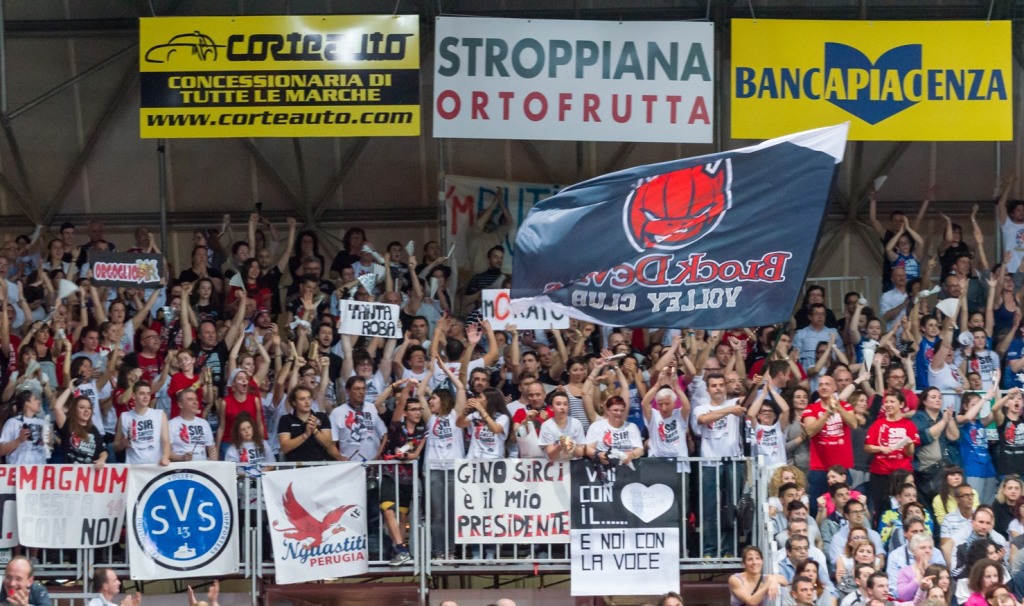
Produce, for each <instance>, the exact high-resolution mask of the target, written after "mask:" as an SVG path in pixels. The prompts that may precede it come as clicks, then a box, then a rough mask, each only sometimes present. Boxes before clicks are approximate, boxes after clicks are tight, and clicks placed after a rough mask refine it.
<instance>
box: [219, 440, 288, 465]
mask: <svg viewBox="0 0 1024 606" xmlns="http://www.w3.org/2000/svg"><path fill="white" fill-rule="evenodd" d="M267 446H268V444H267V443H266V442H264V443H263V448H262V449H260V448H258V447H257V446H256V443H255V442H242V448H241V449H239V448H236V447H235V445H234V444H231V445H229V446H228V449H227V450H226V451H224V460H225V461H227V462H229V463H241V464H243V465H245V464H255V465H259V464H261V463H273V462H275V461H276V460H277V459H276V457H274V453H273V451H271V450H270V449H269V448H267Z"/></svg>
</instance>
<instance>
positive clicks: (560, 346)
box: [548, 328, 569, 378]
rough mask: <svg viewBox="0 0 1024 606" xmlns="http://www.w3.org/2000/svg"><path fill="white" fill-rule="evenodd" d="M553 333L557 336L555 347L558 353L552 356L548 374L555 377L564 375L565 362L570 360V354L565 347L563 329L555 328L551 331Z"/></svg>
mask: <svg viewBox="0 0 1024 606" xmlns="http://www.w3.org/2000/svg"><path fill="white" fill-rule="evenodd" d="M551 334H552V335H554V337H555V348H556V351H557V354H556V355H553V356H551V358H552V362H551V370H550V371H549V372H548V374H550V375H551V377H552V378H554V377H560V376H562V373H563V372H565V364H566V363H567V362H568V360H569V358H568V357H567V356H568V355H569V354H568V353H567V350H566V348H565V340H563V339H562V331H561V330H559V329H557V328H555V329H553V330H552V331H551ZM553 353H554V352H553Z"/></svg>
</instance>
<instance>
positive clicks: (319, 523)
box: [274, 484, 355, 549]
mask: <svg viewBox="0 0 1024 606" xmlns="http://www.w3.org/2000/svg"><path fill="white" fill-rule="evenodd" d="M282 505H283V506H284V513H285V515H286V516H288V521H289V522H290V523H291V525H292V527H291V528H283V527H281V526H278V523H277V520H274V530H277V531H280V532H283V533H284V536H285V537H286V538H289V539H293V540H295V541H298V542H299V543H301V544H302V546H303V547H305V548H307V549H309V548H312V547H317V546H319V545H320V544H322V543H323V542H324V541H325V540H327V539H329V538H331V535H335V534H338V533H339V532H344V530H345V527H344V526H342V525H341V518H342V516H344V515H345V513H346V512H348V511H349V510H350V509H353V508H354V507H355V505H342V506H341V507H338V508H336V509H332V510H331V511H330V512H328V513H327V515H325V516H324V517H323V519H322V520H318V519H316V518H315V517H313V515H312V514H311V513H309V512H308V511H306V508H305V507H303V506H302V505H301V504H300V503H299V501H298V500H297V499H296V498H295V493H294V492H293V491H292V485H291V484H288V489H287V490H285V493H284V499H282Z"/></svg>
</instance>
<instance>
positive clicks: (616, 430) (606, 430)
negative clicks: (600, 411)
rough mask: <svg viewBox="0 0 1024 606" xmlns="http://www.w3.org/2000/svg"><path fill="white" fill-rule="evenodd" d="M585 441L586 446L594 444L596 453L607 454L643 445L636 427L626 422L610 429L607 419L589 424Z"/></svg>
mask: <svg viewBox="0 0 1024 606" xmlns="http://www.w3.org/2000/svg"><path fill="white" fill-rule="evenodd" d="M585 441H586V443H587V444H595V445H596V448H597V450H598V452H609V451H610V450H612V449H616V450H621V451H622V452H626V451H629V450H633V449H634V448H637V447H641V448H642V447H643V445H644V440H643V437H642V436H641V435H640V429H639V428H638V427H637V426H636V425H634V424H632V423H630V422H629V421H626V422H625V423H623V424H622V427H612V426H611V423H609V422H608V419H598V420H596V421H594V422H593V423H591V424H590V429H588V430H587V437H586V439H585Z"/></svg>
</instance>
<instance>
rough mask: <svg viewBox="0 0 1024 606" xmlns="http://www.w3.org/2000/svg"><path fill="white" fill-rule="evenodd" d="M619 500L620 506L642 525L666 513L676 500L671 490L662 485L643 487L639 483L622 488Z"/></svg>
mask: <svg viewBox="0 0 1024 606" xmlns="http://www.w3.org/2000/svg"><path fill="white" fill-rule="evenodd" d="M619 498H620V499H621V500H622V506H623V507H625V508H626V509H627V510H628V511H629V512H630V513H632V514H633V515H635V516H636V517H638V518H640V519H641V520H643V521H644V523H650V521H651V520H654V519H655V518H657V517H658V516H660V515H661V514H663V513H665V512H666V511H668V510H669V508H670V507H672V504H673V503H675V500H676V498H675V494H674V493H673V492H672V489H671V488H669V487H668V486H665V485H664V484H655V485H653V486H644V485H643V484H641V483H639V482H633V483H632V484H626V485H625V486H623V487H622V495H621V496H620V497H619Z"/></svg>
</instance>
